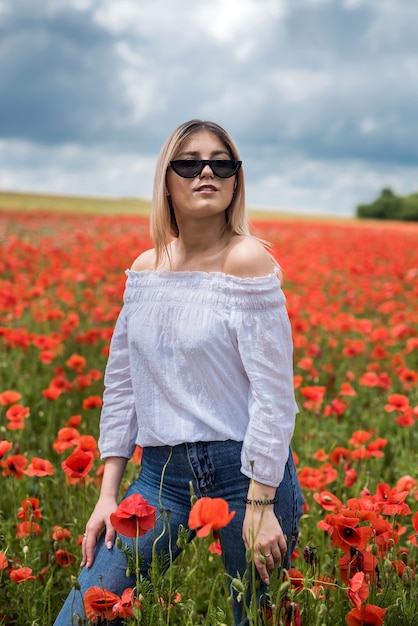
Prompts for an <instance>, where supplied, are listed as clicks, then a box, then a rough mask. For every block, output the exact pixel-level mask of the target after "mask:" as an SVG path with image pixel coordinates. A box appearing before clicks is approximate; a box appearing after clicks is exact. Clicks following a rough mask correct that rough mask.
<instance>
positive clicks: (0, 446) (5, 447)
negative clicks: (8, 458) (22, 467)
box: [0, 439, 13, 459]
mask: <svg viewBox="0 0 418 626" xmlns="http://www.w3.org/2000/svg"><path fill="white" fill-rule="evenodd" d="M12 448H13V444H12V442H11V441H7V439H2V440H1V441H0V459H2V458H3V457H4V455H5V454H6V452H9V450H11V449H12Z"/></svg>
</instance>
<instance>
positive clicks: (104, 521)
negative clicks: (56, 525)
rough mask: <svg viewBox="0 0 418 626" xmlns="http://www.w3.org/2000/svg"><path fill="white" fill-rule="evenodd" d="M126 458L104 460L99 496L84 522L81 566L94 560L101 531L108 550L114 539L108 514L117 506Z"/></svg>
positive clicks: (88, 565) (87, 564)
mask: <svg viewBox="0 0 418 626" xmlns="http://www.w3.org/2000/svg"><path fill="white" fill-rule="evenodd" d="M127 462H128V459H126V458H123V457H116V456H112V457H109V458H107V459H106V460H105V467H104V473H103V480H102V486H101V489H100V496H99V499H98V501H97V504H96V506H95V507H94V510H93V513H92V514H91V516H90V519H89V521H88V522H87V524H86V532H85V535H84V539H83V545H82V553H83V558H82V561H81V567H83V566H84V565H85V566H86V567H91V566H92V565H93V561H94V546H95V545H96V541H97V538H98V537H99V536H100V534H101V533H102V532H105V533H106V536H105V544H106V547H107V548H108V549H109V550H110V548H112V546H113V543H114V541H115V530H114V528H113V526H112V525H111V523H110V515H111V513H114V511H116V509H117V507H118V492H119V487H120V483H121V481H122V477H123V474H124V472H125V468H126V464H127Z"/></svg>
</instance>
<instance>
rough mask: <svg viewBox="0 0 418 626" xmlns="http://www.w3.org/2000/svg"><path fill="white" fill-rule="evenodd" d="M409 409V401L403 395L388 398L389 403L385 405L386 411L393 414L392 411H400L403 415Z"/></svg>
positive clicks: (392, 395)
mask: <svg viewBox="0 0 418 626" xmlns="http://www.w3.org/2000/svg"><path fill="white" fill-rule="evenodd" d="M408 407H409V399H408V398H407V397H406V396H404V395H403V394H401V393H392V394H391V395H390V396H389V397H388V402H387V404H385V411H387V413H391V412H392V411H399V412H400V413H403V412H404V411H406V410H407V408H408Z"/></svg>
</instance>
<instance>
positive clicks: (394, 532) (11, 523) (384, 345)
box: [0, 210, 418, 626]
mask: <svg viewBox="0 0 418 626" xmlns="http://www.w3.org/2000/svg"><path fill="white" fill-rule="evenodd" d="M253 231H254V232H255V234H256V235H257V236H259V237H261V238H262V239H265V240H267V241H269V242H271V243H272V245H273V254H274V256H275V257H276V258H277V260H278V262H279V263H280V265H281V267H282V269H283V274H284V282H283V288H284V291H285V294H286V297H287V307H288V311H289V315H290V319H291V322H292V330H293V339H294V347H295V349H294V368H295V389H296V396H297V402H298V406H299V409H300V411H299V414H298V417H297V424H296V430H295V435H294V438H293V452H294V457H295V461H296V466H297V471H298V475H299V479H300V483H301V486H302V490H303V493H304V496H305V499H306V504H305V508H304V514H303V517H302V519H301V523H300V538H299V542H298V545H297V548H296V550H295V552H294V554H293V555H292V567H291V568H290V569H289V571H284V572H281V573H280V575H279V576H278V577H277V579H276V580H274V582H272V584H271V589H270V597H269V598H268V602H267V603H266V606H265V607H264V608H263V610H258V609H257V608H255V607H254V606H252V605H250V606H248V607H247V609H246V610H247V612H248V616H249V620H250V624H253V625H258V624H260V625H262V624H265V625H266V624H270V625H273V624H283V625H285V626H298V625H307V626H322V625H328V624H332V625H334V626H338V625H340V624H342V625H344V624H347V625H348V626H362V625H363V626H367V625H379V624H386V625H402V626H413V624H416V615H417V614H418V581H417V580H418V546H417V537H418V430H417V420H418V367H417V365H418V333H417V329H418V306H417V302H418V225H416V224H412V223H410V224H408V223H396V222H386V223H384V222H383V223H382V222H379V223H374V222H363V223H360V222H357V221H354V220H347V221H343V220H341V221H337V220H334V221H331V220H330V221H319V220H314V219H312V220H309V219H305V220H296V219H295V220H293V219H290V218H287V219H284V218H283V219H280V218H276V219H271V220H267V219H259V220H258V221H257V220H255V221H254V223H253ZM150 245H151V243H150V239H149V234H148V218H147V217H146V216H137V217H136V216H132V215H131V216H121V215H119V216H109V215H107V216H103V215H97V214H94V215H88V214H83V215H76V214H71V213H65V214H64V213H58V212H41V211H34V212H26V213H25V212H19V211H16V210H15V211H10V212H8V211H1V212H0V250H1V254H0V625H6V624H7V625H9V624H13V625H17V626H28V625H33V626H45V625H49V624H53V621H54V618H55V617H56V615H57V613H58V611H59V609H60V607H61V605H62V603H63V601H64V600H65V598H66V596H67V594H68V592H69V591H70V590H71V589H72V590H73V593H77V583H76V579H77V575H78V572H79V563H80V560H81V547H80V546H81V541H82V533H83V531H84V528H85V524H86V521H87V519H88V517H89V515H90V512H91V510H92V508H93V507H94V504H95V502H96V499H97V496H98V490H99V487H100V481H101V474H102V469H103V467H102V463H101V461H100V458H99V453H98V449H97V438H98V421H99V415H100V407H101V403H102V399H101V397H102V392H103V374H104V368H105V365H106V360H107V354H108V348H109V342H110V339H111V336H112V330H113V326H114V324H115V321H116V317H117V315H118V312H119V310H120V306H121V302H122V295H123V289H124V283H125V274H124V270H125V269H126V268H128V267H130V265H131V263H132V260H133V259H134V258H135V257H136V256H137V255H138V254H139V253H140V252H141V251H143V250H145V249H146V248H148V247H150ZM140 462H141V450H140V449H139V448H137V450H136V452H135V454H134V456H133V457H132V459H131V460H130V461H129V463H128V467H127V472H126V480H125V481H124V483H123V485H122V493H123V490H124V489H125V488H126V485H127V484H128V482H129V481H130V480H131V479H132V478H133V477H135V476H136V474H137V473H138V471H139V470H140ZM135 507H136V508H135ZM195 507H196V508H195ZM151 509H154V507H150V506H149V505H148V504H147V503H146V502H139V503H138V502H136V503H134V504H133V505H132V508H131V507H128V512H127V513H126V514H125V517H127V518H128V519H130V523H131V525H132V519H134V529H135V528H136V529H140V530H141V532H152V527H153V523H154V522H153V519H154V517H153V516H155V515H161V516H165V515H167V512H164V511H161V510H158V509H157V510H156V511H154V510H151ZM191 509H193V513H191V516H190V519H189V528H184V529H181V532H180V537H179V541H180V542H181V546H182V547H184V550H183V553H182V554H181V556H180V557H179V558H178V559H177V560H176V561H175V562H174V563H172V564H171V566H170V567H169V569H168V570H166V569H164V568H163V567H162V563H161V559H160V558H159V555H158V554H155V558H154V559H153V562H152V564H150V579H149V580H148V579H147V580H141V579H138V581H137V588H136V590H133V589H127V590H126V592H125V593H124V594H123V596H122V597H118V596H116V597H113V594H111V593H110V592H108V591H107V590H105V589H101V588H92V589H91V590H89V592H88V594H86V597H85V598H84V601H85V606H86V611H87V615H88V617H89V620H88V621H87V622H82V621H78V622H77V624H82V623H88V624H95V623H111V622H112V620H113V618H114V617H116V616H119V618H122V619H123V620H124V623H125V624H141V625H142V626H148V625H154V624H158V625H160V624H171V625H173V626H177V625H179V626H181V625H187V626H197V625H202V626H203V625H204V626H209V625H213V626H223V625H226V626H229V625H230V624H231V623H232V622H231V608H230V598H229V587H228V582H231V581H227V580H226V576H225V574H224V573H223V570H222V561H221V556H220V547H219V542H218V541H217V533H218V532H222V528H221V527H222V525H225V524H227V523H228V520H229V519H230V516H231V515H232V512H230V511H228V510H227V509H225V502H224V501H222V502H219V503H218V502H208V503H202V502H199V501H197V502H195V499H194V497H193V494H191ZM132 511H134V512H132ZM144 511H145V513H144ZM115 515H116V517H115V525H116V524H118V523H122V524H123V526H121V528H124V529H126V527H127V524H128V522H127V521H126V519H124V518H123V516H124V513H123V511H119V509H118V512H117V513H116V514H115ZM144 519H145V520H146V521H145V522H144ZM121 520H122V521H121ZM141 520H142V522H141ZM219 520H223V521H219ZM141 523H145V526H141ZM202 528H204V529H205V530H204V532H202ZM199 529H200V530H199ZM191 530H197V537H196V538H195V539H194V540H193V541H192V542H189V541H188V537H189V533H190V532H191ZM127 558H128V568H135V563H136V562H137V561H136V560H137V559H138V558H139V555H136V554H127ZM251 569H252V568H251V565H250V566H249V576H248V578H245V579H244V580H240V579H234V580H232V582H231V584H232V587H233V588H234V589H235V590H236V591H237V592H239V593H241V595H242V598H243V600H242V601H243V602H244V598H245V595H244V591H245V588H246V587H247V586H248V585H249V586H250V587H251V585H253V584H255V582H254V576H253V575H252V573H251ZM100 620H103V622H101V621H100Z"/></svg>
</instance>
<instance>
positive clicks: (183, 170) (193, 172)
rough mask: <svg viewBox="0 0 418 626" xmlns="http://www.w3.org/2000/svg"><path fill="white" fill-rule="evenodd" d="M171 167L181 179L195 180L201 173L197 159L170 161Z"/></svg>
mask: <svg viewBox="0 0 418 626" xmlns="http://www.w3.org/2000/svg"><path fill="white" fill-rule="evenodd" d="M171 167H172V168H173V170H174V171H175V172H176V174H178V175H179V176H183V178H195V176H197V175H198V174H199V173H200V172H201V171H202V162H201V161H200V160H198V159H180V160H179V161H171Z"/></svg>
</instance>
